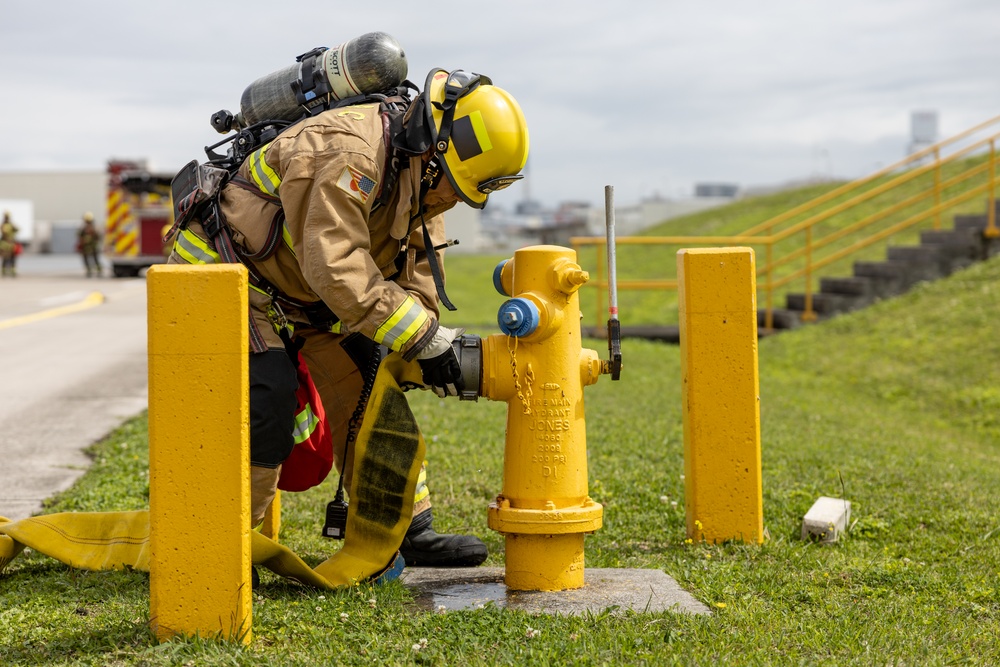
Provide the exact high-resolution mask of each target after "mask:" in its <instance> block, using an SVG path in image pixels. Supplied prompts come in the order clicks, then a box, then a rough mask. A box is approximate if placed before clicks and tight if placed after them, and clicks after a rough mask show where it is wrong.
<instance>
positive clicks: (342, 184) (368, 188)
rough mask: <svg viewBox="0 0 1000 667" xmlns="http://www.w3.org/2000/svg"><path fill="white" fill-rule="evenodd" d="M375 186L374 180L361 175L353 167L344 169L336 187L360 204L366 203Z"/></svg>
mask: <svg viewBox="0 0 1000 667" xmlns="http://www.w3.org/2000/svg"><path fill="white" fill-rule="evenodd" d="M377 184H378V183H377V181H375V179H373V178H372V177H370V176H367V175H365V174H363V173H361V172H360V171H358V170H357V169H355V168H354V167H344V173H342V174H341V175H340V179H339V180H338V181H337V186H338V187H339V188H340V189H341V190H343V191H344V192H346V193H347V194H349V195H351V196H352V197H354V198H355V199H357V200H358V201H359V202H361V203H362V204H364V203H365V202H366V201H368V197H370V196H371V194H372V192H373V191H374V190H375V186H376V185H377Z"/></svg>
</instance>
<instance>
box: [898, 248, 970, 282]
mask: <svg viewBox="0 0 1000 667" xmlns="http://www.w3.org/2000/svg"><path fill="white" fill-rule="evenodd" d="M886 257H887V259H889V260H891V261H900V262H909V263H910V264H912V265H913V269H914V271H915V272H916V277H917V279H918V280H937V279H938V278H944V277H945V276H947V275H950V274H951V273H952V271H954V270H955V269H954V267H952V263H951V260H950V259H949V258H948V257H947V256H946V255H945V253H944V252H943V250H942V248H941V246H935V245H920V246H890V247H889V248H887V249H886Z"/></svg>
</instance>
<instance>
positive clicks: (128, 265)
mask: <svg viewBox="0 0 1000 667" xmlns="http://www.w3.org/2000/svg"><path fill="white" fill-rule="evenodd" d="M171 178H173V174H154V173H151V172H150V171H149V170H148V169H147V168H146V163H145V162H144V161H138V160H111V161H109V162H108V219H107V225H106V227H105V233H104V256H105V257H106V258H107V260H108V261H109V262H111V269H112V272H113V273H114V275H115V276H116V277H119V278H122V277H128V276H137V275H139V272H140V271H141V270H142V269H145V268H147V267H149V266H152V265H153V264H160V263H162V262H165V261H166V260H167V254H168V250H167V249H165V248H164V244H163V234H164V232H165V231H166V230H167V229H168V228H169V226H170V225H172V224H173V207H172V206H171V203H170V180H171Z"/></svg>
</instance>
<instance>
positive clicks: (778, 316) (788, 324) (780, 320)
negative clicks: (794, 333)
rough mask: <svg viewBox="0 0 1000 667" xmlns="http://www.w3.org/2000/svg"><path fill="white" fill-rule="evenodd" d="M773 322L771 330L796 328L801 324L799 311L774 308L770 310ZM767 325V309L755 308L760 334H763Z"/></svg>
mask: <svg viewBox="0 0 1000 667" xmlns="http://www.w3.org/2000/svg"><path fill="white" fill-rule="evenodd" d="M771 314H772V318H773V320H774V322H773V330H774V331H777V330H780V329H796V328H798V327H800V326H802V318H801V315H802V313H801V312H796V311H792V310H786V309H784V308H774V309H772V310H771ZM766 326H767V309H765V308H759V309H758V310H757V327H758V332H759V333H760V335H765V334H766V333H770V332H768V331H767V330H766V329H765V327H766Z"/></svg>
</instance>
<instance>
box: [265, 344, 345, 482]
mask: <svg viewBox="0 0 1000 667" xmlns="http://www.w3.org/2000/svg"><path fill="white" fill-rule="evenodd" d="M295 370H296V372H297V373H298V377H299V388H298V390H296V392H295V398H296V399H297V400H298V407H296V409H295V443H296V444H295V447H294V448H292V453H291V454H289V455H288V458H287V459H285V462H284V463H282V464H281V476H280V477H278V488H279V489H281V490H282V491H305V490H306V489H311V488H312V487H314V486H316V485H317V484H319V483H320V482H322V481H323V480H324V479H326V476H327V475H329V474H330V469H331V468H333V437H332V435H331V434H330V425H329V424H328V423H327V421H326V412H325V411H324V410H323V402H322V401H321V400H320V398H319V392H318V391H316V385H315V384H313V381H312V376H310V375H309V369H308V368H307V367H306V363H305V361H303V360H302V355H301V354H299V355H298V365H297V367H296V369H295Z"/></svg>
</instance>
